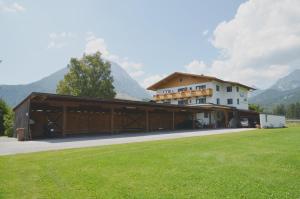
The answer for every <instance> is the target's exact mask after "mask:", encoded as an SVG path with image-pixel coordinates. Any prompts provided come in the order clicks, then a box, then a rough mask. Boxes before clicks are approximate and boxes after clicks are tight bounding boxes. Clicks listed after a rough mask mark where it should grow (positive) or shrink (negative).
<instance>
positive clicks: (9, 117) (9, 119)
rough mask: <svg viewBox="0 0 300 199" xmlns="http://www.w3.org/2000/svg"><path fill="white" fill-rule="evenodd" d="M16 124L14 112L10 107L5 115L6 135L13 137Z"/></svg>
mask: <svg viewBox="0 0 300 199" xmlns="http://www.w3.org/2000/svg"><path fill="white" fill-rule="evenodd" d="M13 125H14V113H13V111H12V110H11V109H9V111H8V113H7V114H6V115H4V123H3V126H4V135H6V136H8V137H12V136H13V133H14V129H13Z"/></svg>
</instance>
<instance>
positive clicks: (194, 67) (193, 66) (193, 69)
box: [184, 60, 208, 74]
mask: <svg viewBox="0 0 300 199" xmlns="http://www.w3.org/2000/svg"><path fill="white" fill-rule="evenodd" d="M184 67H185V69H186V71H187V72H189V73H198V74H202V73H207V72H208V68H207V65H206V64H205V63H204V62H203V61H198V60H193V61H192V62H191V63H189V64H187V65H185V66H184Z"/></svg>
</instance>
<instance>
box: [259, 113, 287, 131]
mask: <svg viewBox="0 0 300 199" xmlns="http://www.w3.org/2000/svg"><path fill="white" fill-rule="evenodd" d="M259 120H260V126H261V128H281V127H284V126H285V116H280V115H270V114H259Z"/></svg>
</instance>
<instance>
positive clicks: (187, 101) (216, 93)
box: [148, 73, 254, 110]
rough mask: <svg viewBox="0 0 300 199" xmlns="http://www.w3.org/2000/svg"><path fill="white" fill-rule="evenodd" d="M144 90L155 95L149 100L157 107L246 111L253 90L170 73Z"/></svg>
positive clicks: (183, 74) (235, 84)
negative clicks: (209, 106)
mask: <svg viewBox="0 0 300 199" xmlns="http://www.w3.org/2000/svg"><path fill="white" fill-rule="evenodd" d="M148 89H149V90H153V91H156V94H155V95H154V96H153V100H154V101H156V102H157V103H167V104H179V105H190V106H203V105H205V104H215V105H225V106H230V107H235V108H237V109H243V110H248V93H249V91H251V90H254V89H253V88H251V87H249V86H246V85H243V84H240V83H237V82H230V81H224V80H221V79H217V78H215V77H209V76H204V75H194V74H187V73H173V74H171V75H170V76H168V77H166V78H164V79H163V80H161V81H159V82H157V83H156V84H154V85H152V86H150V87H149V88H148Z"/></svg>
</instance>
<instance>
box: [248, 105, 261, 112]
mask: <svg viewBox="0 0 300 199" xmlns="http://www.w3.org/2000/svg"><path fill="white" fill-rule="evenodd" d="M249 109H250V110H252V111H256V112H258V113H262V112H264V108H263V107H261V106H260V105H259V104H249Z"/></svg>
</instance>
